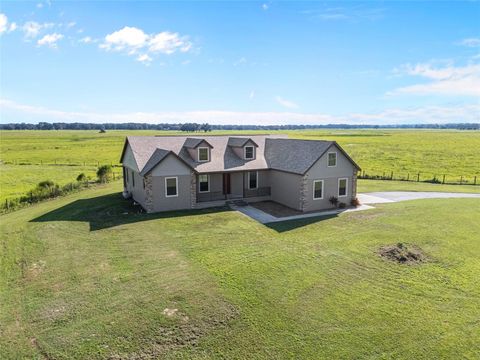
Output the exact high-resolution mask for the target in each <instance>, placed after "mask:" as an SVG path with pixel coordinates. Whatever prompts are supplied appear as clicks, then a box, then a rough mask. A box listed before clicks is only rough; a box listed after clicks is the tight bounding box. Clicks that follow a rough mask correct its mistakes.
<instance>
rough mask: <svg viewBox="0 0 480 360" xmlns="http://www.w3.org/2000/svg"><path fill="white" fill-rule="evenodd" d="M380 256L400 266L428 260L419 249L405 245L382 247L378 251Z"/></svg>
mask: <svg viewBox="0 0 480 360" xmlns="http://www.w3.org/2000/svg"><path fill="white" fill-rule="evenodd" d="M378 254H379V255H380V256H381V257H383V258H385V259H387V260H390V261H395V262H397V263H399V264H418V263H422V262H425V261H426V260H427V258H426V256H425V254H424V253H423V252H422V250H421V249H420V248H419V247H417V246H415V245H407V244H405V243H397V244H395V245H386V246H382V247H381V248H380V249H379V250H378Z"/></svg>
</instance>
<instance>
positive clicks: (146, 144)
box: [122, 135, 358, 175]
mask: <svg viewBox="0 0 480 360" xmlns="http://www.w3.org/2000/svg"><path fill="white" fill-rule="evenodd" d="M189 139H192V140H189ZM198 139H199V140H200V142H198V144H200V143H201V142H202V141H206V142H207V143H208V144H210V146H212V147H213V148H214V150H212V151H211V156H210V161H208V162H196V161H194V159H192V157H191V156H190V154H189V152H188V150H187V148H186V147H185V143H186V142H187V141H188V142H189V145H191V144H193V143H194V142H193V140H197V138H187V137H185V136H129V137H127V140H126V143H125V147H124V151H125V148H126V145H127V143H128V144H129V145H130V147H131V149H132V152H133V156H134V158H135V161H136V162H137V165H138V168H139V170H140V173H141V174H142V175H144V174H146V173H148V172H149V171H150V170H152V169H153V168H154V167H155V166H156V165H157V164H158V163H159V162H161V161H162V160H163V159H164V158H165V157H166V156H167V155H169V154H173V155H174V156H177V157H178V158H179V159H180V160H182V161H183V162H184V163H186V164H187V165H188V166H190V167H191V168H192V169H193V170H195V171H196V172H199V173H213V172H229V171H244V170H263V169H275V170H281V171H287V172H291V173H295V174H304V173H305V172H306V171H307V170H308V169H309V168H310V167H311V166H312V165H313V164H314V163H315V162H316V161H317V160H318V159H319V158H320V157H321V156H322V155H323V154H324V153H325V151H327V149H328V148H329V147H330V146H331V145H332V144H335V145H337V146H338V144H336V143H335V142H334V141H322V140H295V139H288V138H287V137H286V136H285V135H252V136H235V137H233V139H235V140H233V142H234V143H235V144H239V143H241V142H242V141H243V143H244V144H245V143H246V142H247V141H248V140H252V141H253V142H254V143H255V144H256V145H257V151H256V157H255V159H253V160H244V159H243V158H240V157H239V156H237V155H236V154H235V152H234V151H233V149H232V148H231V146H230V143H231V142H232V140H231V139H232V137H229V136H204V137H201V138H198ZM237 139H238V140H237ZM198 144H197V145H198ZM338 147H339V149H340V150H342V149H341V148H340V146H338ZM342 151H343V150H342ZM344 154H345V155H346V156H347V157H348V155H347V154H346V153H345V152H344ZM348 158H349V159H350V157H348ZM122 159H123V154H122ZM350 160H351V159H350ZM351 161H352V163H353V164H354V165H355V166H357V165H356V164H355V163H354V162H353V160H351ZM357 167H358V166H357Z"/></svg>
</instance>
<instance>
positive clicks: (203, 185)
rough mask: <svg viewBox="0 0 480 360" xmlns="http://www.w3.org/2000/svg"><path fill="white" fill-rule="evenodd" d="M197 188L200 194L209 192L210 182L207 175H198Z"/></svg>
mask: <svg viewBox="0 0 480 360" xmlns="http://www.w3.org/2000/svg"><path fill="white" fill-rule="evenodd" d="M198 187H199V191H200V192H201V193H202V192H209V191H210V182H209V176H208V175H198Z"/></svg>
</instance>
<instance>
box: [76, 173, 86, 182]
mask: <svg viewBox="0 0 480 360" xmlns="http://www.w3.org/2000/svg"><path fill="white" fill-rule="evenodd" d="M77 181H78V182H86V181H87V176H86V175H85V174H84V173H81V174H79V175H78V176H77Z"/></svg>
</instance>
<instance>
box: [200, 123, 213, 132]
mask: <svg viewBox="0 0 480 360" xmlns="http://www.w3.org/2000/svg"><path fill="white" fill-rule="evenodd" d="M200 129H201V130H203V132H208V131H212V127H211V126H210V125H209V124H208V123H205V124H202V126H201V127H200Z"/></svg>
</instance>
